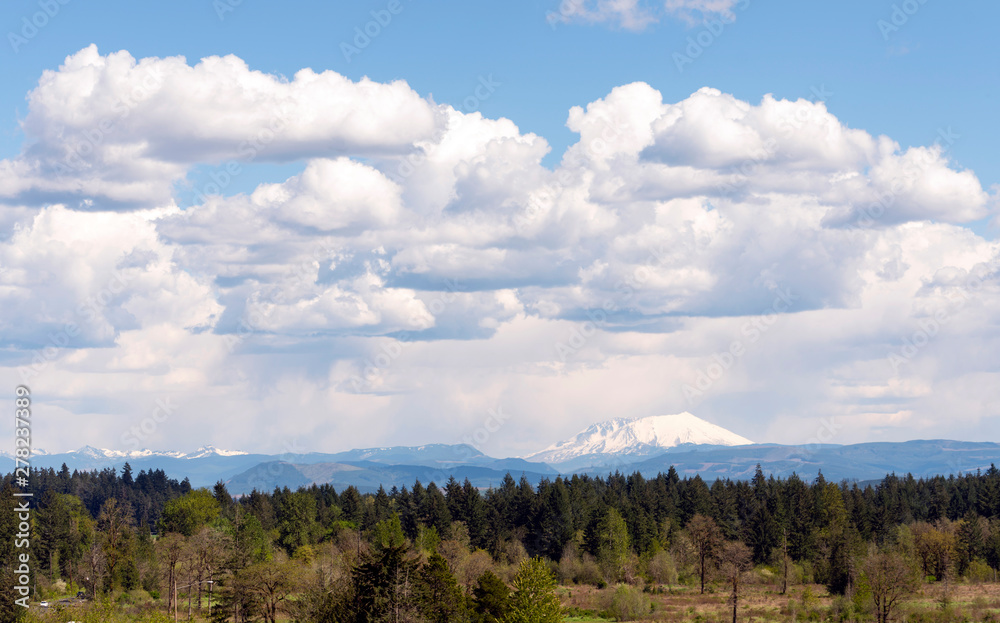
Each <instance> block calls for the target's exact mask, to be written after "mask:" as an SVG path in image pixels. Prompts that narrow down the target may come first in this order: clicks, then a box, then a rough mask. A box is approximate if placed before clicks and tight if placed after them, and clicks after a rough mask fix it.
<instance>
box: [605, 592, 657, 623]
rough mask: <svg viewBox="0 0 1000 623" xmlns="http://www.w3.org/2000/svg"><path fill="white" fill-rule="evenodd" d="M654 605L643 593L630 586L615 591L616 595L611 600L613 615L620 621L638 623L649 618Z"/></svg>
mask: <svg viewBox="0 0 1000 623" xmlns="http://www.w3.org/2000/svg"><path fill="white" fill-rule="evenodd" d="M651 610H652V604H651V602H650V600H649V597H647V596H646V595H645V594H644V593H643V592H642V591H640V590H639V589H637V588H635V587H632V586H628V585H626V584H622V585H620V586H619V587H618V588H616V589H615V595H614V597H612V598H611V614H612V615H613V616H614V617H615V619H617V620H619V621H636V620H638V619H644V618H646V617H648V616H649V613H650V611H651Z"/></svg>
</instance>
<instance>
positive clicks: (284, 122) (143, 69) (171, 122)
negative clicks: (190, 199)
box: [0, 45, 441, 207]
mask: <svg viewBox="0 0 1000 623" xmlns="http://www.w3.org/2000/svg"><path fill="white" fill-rule="evenodd" d="M21 127H22V130H23V131H24V133H25V135H26V137H27V139H28V140H27V143H26V145H27V146H26V148H25V149H24V151H23V153H22V154H21V155H20V156H18V157H16V158H14V159H11V160H5V161H3V162H0V180H3V183H2V184H0V187H2V188H3V189H4V190H3V191H2V193H3V196H5V197H8V198H22V199H23V198H35V199H36V200H38V199H41V200H45V199H48V200H52V199H53V198H55V199H67V200H69V199H72V200H73V201H74V203H77V202H80V201H86V200H94V201H96V200H101V204H102V205H103V206H105V207H107V206H109V205H110V204H111V203H117V204H121V205H122V206H123V207H132V206H136V205H138V206H143V205H149V204H150V203H156V202H161V203H162V202H165V201H167V200H169V198H170V196H171V187H172V185H173V184H174V183H175V182H177V181H179V180H181V179H183V177H184V175H185V174H186V172H187V171H188V170H189V168H190V167H191V165H193V164H196V163H204V162H207V163H218V162H222V161H226V160H230V159H235V160H241V161H250V160H254V159H258V160H269V161H294V160H299V159H302V158H305V157H316V156H336V155H340V154H352V155H359V156H361V155H379V154H398V153H408V152H410V151H412V150H413V149H414V143H415V142H417V141H420V140H426V139H428V138H431V137H433V136H434V135H435V134H436V132H438V130H439V129H440V127H441V119H440V118H439V114H438V111H437V108H436V106H435V105H433V104H432V103H430V102H428V101H427V100H425V99H423V98H421V97H420V96H419V95H418V94H417V93H415V92H414V91H413V90H412V89H410V87H409V86H408V85H407V84H406V83H404V82H402V81H397V82H392V83H388V84H383V83H376V82H373V81H371V80H369V79H367V78H363V79H362V80H360V81H358V82H352V81H351V80H349V79H347V78H345V77H343V76H341V75H339V74H337V73H335V72H332V71H325V72H322V73H316V72H314V71H313V70H311V69H303V70H301V71H299V72H297V73H296V74H295V76H294V77H293V78H292V79H291V80H287V79H285V78H283V77H281V76H274V75H269V74H264V73H262V72H259V71H254V70H251V69H250V68H249V67H248V66H247V64H246V63H245V62H244V61H243V60H241V59H239V58H237V57H235V56H232V55H230V56H226V57H217V56H212V57H207V58H204V59H202V60H201V61H200V62H198V63H197V64H195V65H193V66H192V65H189V64H188V63H187V61H186V60H185V59H184V58H183V57H179V56H178V57H168V58H145V59H141V60H138V61H137V60H136V59H135V58H133V57H132V56H131V55H130V54H129V53H128V52H125V51H121V52H117V53H112V54H108V55H106V56H101V55H100V53H99V52H98V51H97V48H96V46H93V45H91V46H90V47H88V48H85V49H83V50H81V51H79V52H77V53H76V54H73V55H70V56H69V57H67V58H66V61H65V62H64V64H63V65H62V66H60V67H59V69H57V70H47V71H45V73H44V74H43V75H42V77H41V79H40V80H39V83H38V86H37V87H36V88H35V89H34V90H33V91H32V92H31V93H29V95H28V113H27V115H26V117H25V118H24V119H23V121H22V122H21Z"/></svg>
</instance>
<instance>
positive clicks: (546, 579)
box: [503, 558, 562, 623]
mask: <svg viewBox="0 0 1000 623" xmlns="http://www.w3.org/2000/svg"><path fill="white" fill-rule="evenodd" d="M503 620H504V623H560V622H561V621H562V605H561V604H560V603H559V597H558V596H557V595H556V579H555V577H553V575H552V572H551V571H549V568H548V565H546V564H545V561H544V560H542V559H541V558H530V559H528V560H525V561H523V562H522V563H521V566H520V568H519V569H518V571H517V575H516V576H515V577H514V594H513V595H512V596H511V600H510V608H509V610H508V611H507V615H506V616H505V617H504V619H503Z"/></svg>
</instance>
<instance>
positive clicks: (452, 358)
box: [0, 0, 1000, 456]
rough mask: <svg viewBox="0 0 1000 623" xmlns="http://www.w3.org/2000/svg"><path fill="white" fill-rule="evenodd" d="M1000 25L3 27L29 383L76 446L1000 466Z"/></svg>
mask: <svg viewBox="0 0 1000 623" xmlns="http://www.w3.org/2000/svg"><path fill="white" fill-rule="evenodd" d="M998 18H1000V5H996V4H994V3H985V2H971V1H965V0H958V1H956V2H951V3H944V2H941V1H940V0H906V1H903V2H899V1H897V2H888V1H882V0H874V1H873V0H864V1H855V0H847V1H845V2H838V3H832V2H828V3H815V2H788V1H786V2H770V3H765V2H760V1H759V0H656V1H652V0H649V1H647V0H564V1H562V2H556V1H554V0H553V1H550V0H528V1H525V2H518V3H509V2H508V3H502V2H495V1H488V0H484V1H481V2H470V3H459V2H438V3H429V2H420V1H419V0H417V1H414V0H364V1H358V2H286V3H281V4H278V3H263V2H254V1H251V0H212V1H210V0H199V1H197V2H194V1H179V2H174V3H169V4H167V3H134V2H118V1H107V2H102V3H99V4H97V5H94V4H93V3H89V4H88V3H83V2H78V1H74V0H35V1H34V2H29V1H21V0H17V1H11V2H5V3H4V5H3V7H2V8H0V31H2V32H3V33H4V34H5V40H6V43H5V44H3V45H0V78H2V83H0V84H2V85H3V86H2V88H0V111H2V113H3V116H2V117H0V306H2V307H0V309H2V312H0V374H2V377H3V378H4V379H6V383H7V386H8V388H9V391H10V392H11V395H12V396H13V390H14V388H15V387H16V386H17V385H25V386H27V387H29V388H30V389H31V393H32V397H33V412H34V419H33V428H32V438H33V444H34V446H35V447H36V448H43V449H45V450H47V451H50V452H54V451H64V450H70V449H75V448H78V447H80V446H83V445H85V444H89V445H93V446H97V447H103V448H111V449H118V450H138V449H140V448H150V449H164V450H165V449H171V450H191V449H193V448H196V447H198V446H202V445H206V444H211V445H214V446H217V447H220V448H227V449H239V450H246V451H259V452H268V453H274V454H280V453H283V452H296V453H297V452H302V451H326V452H333V451H339V450H345V449H349V448H359V447H371V446H389V445H417V444H424V443H470V444H473V445H475V446H476V447H478V448H479V449H480V450H482V451H484V452H486V453H487V454H491V455H494V456H521V455H527V454H530V453H533V452H535V451H538V450H540V449H541V448H543V447H545V446H548V445H549V444H551V443H553V442H556V441H558V440H560V439H564V438H566V437H569V436H571V435H573V434H575V433H576V432H578V431H579V430H581V429H583V428H585V427H587V426H589V425H590V424H593V423H595V422H599V421H603V420H607V419H610V418H613V417H644V416H649V415H661V414H670V413H680V412H685V411H687V412H691V413H693V414H695V415H697V416H698V417H701V418H704V419H706V420H708V421H710V422H713V423H715V424H718V425H720V426H723V427H725V428H728V429H730V430H732V431H734V432H735V433H737V434H740V435H743V436H744V437H747V438H750V439H752V440H754V441H758V442H775V443H787V444H794V443H812V442H815V441H824V442H832V443H858V442H866V441H900V440H907V439H928V438H948V439H960V440H983V439H985V440H996V439H997V437H998V436H1000V365H998V364H1000V331H998V326H997V318H1000V315H998V312H1000V279H998V276H997V271H998V270H1000V243H998V241H997V227H998V224H1000V223H998V219H997V209H998V200H997V193H998V188H1000V162H998V161H997V158H996V148H995V146H996V145H997V143H998V142H1000V124H998V123H997V122H996V112H995V111H996V105H995V102H996V101H997V100H998V96H1000V93H998V91H1000V67H998V65H997V63H996V59H997V58H998V57H1000V41H998V40H997V38H996V37H995V36H993V35H994V33H993V32H992V25H993V24H995V23H996V21H997V19H998ZM4 426H5V427H7V429H8V430H9V429H10V428H11V427H12V424H5V425H4ZM10 432H11V434H12V435H13V431H10Z"/></svg>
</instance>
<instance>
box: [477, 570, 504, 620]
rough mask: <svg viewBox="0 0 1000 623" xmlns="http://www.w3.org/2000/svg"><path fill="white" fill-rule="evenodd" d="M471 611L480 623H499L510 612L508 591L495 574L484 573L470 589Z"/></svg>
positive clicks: (490, 572)
mask: <svg viewBox="0 0 1000 623" xmlns="http://www.w3.org/2000/svg"><path fill="white" fill-rule="evenodd" d="M472 610H473V613H474V615H475V616H476V620H477V621H479V622H481V623H501V621H503V620H504V618H505V617H506V616H507V612H508V611H509V610H510V589H509V588H507V585H506V584H504V583H503V580H501V579H500V578H499V577H497V575H496V574H495V573H493V572H492V571H486V572H485V573H483V574H482V575H481V576H479V579H477V580H476V586H475V587H474V588H473V589H472Z"/></svg>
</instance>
